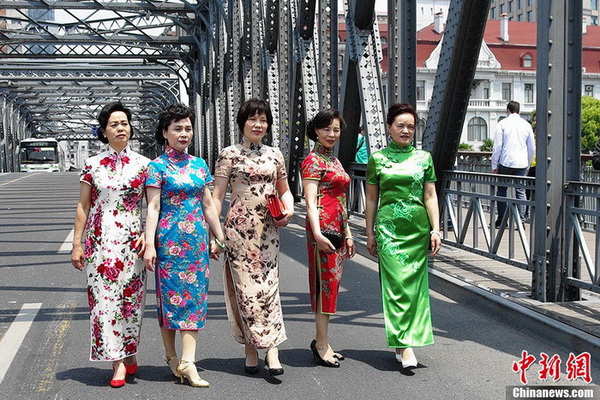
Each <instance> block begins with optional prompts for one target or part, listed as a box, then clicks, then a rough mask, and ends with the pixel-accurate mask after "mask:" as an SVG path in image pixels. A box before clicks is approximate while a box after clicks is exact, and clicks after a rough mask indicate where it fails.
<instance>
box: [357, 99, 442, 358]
mask: <svg viewBox="0 0 600 400" xmlns="http://www.w3.org/2000/svg"><path fill="white" fill-rule="evenodd" d="M418 120H419V119H418V115H417V112H416V111H415V109H414V107H413V106H411V105H410V104H406V103H402V104H398V103H397V104H394V105H392V106H391V107H390V109H389V110H388V116H387V126H388V132H389V134H390V136H391V138H392V141H391V143H390V144H389V145H388V146H387V147H386V148H385V149H382V150H380V151H378V152H375V153H373V154H372V155H371V157H369V162H368V165H367V199H366V200H367V201H366V211H365V220H366V229H367V248H368V250H369V253H371V255H373V256H374V257H378V259H379V274H380V281H381V292H382V301H383V314H384V319H385V331H386V336H387V341H388V347H392V348H395V349H396V359H397V360H398V362H400V363H402V367H403V368H414V367H416V366H417V359H416V357H415V355H414V352H413V351H412V347H422V346H427V345H430V344H433V328H432V325H431V312H430V308H429V284H428V280H427V253H428V247H429V246H431V249H432V251H431V254H432V255H435V254H436V253H437V252H438V251H439V249H440V247H441V244H442V242H441V235H440V232H439V211H438V201H437V196H436V193H435V183H434V182H435V180H436V177H435V170H434V168H433V162H432V159H431V155H430V154H429V153H428V152H426V151H424V150H419V149H416V148H415V147H413V145H412V142H413V137H414V134H415V125H416V122H417V121H418ZM378 206H379V208H378Z"/></svg>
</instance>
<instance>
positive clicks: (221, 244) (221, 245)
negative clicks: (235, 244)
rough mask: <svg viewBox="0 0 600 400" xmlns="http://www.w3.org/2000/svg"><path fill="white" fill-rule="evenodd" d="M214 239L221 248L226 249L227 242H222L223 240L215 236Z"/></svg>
mask: <svg viewBox="0 0 600 400" xmlns="http://www.w3.org/2000/svg"><path fill="white" fill-rule="evenodd" d="M213 241H214V242H215V243H216V244H217V246H219V247H220V248H222V249H224V248H225V244H224V243H221V241H220V240H219V239H217V238H214V239H213Z"/></svg>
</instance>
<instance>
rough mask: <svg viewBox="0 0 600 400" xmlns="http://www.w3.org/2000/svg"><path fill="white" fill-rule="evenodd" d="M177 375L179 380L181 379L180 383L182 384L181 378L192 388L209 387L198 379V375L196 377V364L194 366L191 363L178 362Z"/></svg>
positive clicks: (202, 380)
mask: <svg viewBox="0 0 600 400" xmlns="http://www.w3.org/2000/svg"><path fill="white" fill-rule="evenodd" d="M194 372H195V374H194ZM177 373H178V374H179V379H181V383H183V378H186V379H187V380H188V381H189V382H190V385H192V386H193V387H209V386H210V383H208V382H207V381H205V380H204V379H202V378H200V375H198V370H197V369H196V364H194V363H193V362H192V361H185V360H181V361H179V365H178V366H177ZM193 375H196V376H193Z"/></svg>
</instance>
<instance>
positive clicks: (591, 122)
mask: <svg viewBox="0 0 600 400" xmlns="http://www.w3.org/2000/svg"><path fill="white" fill-rule="evenodd" d="M599 135H600V100H598V99H596V98H594V97H591V96H583V97H582V98H581V150H582V151H584V150H592V149H593V148H594V145H595V144H596V141H598V136H599Z"/></svg>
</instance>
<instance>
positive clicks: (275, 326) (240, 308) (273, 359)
mask: <svg viewBox="0 0 600 400" xmlns="http://www.w3.org/2000/svg"><path fill="white" fill-rule="evenodd" d="M237 123H238V127H239V129H240V131H241V132H242V134H243V136H242V141H241V143H239V144H237V145H235V146H230V147H227V148H225V149H223V150H222V151H221V154H220V155H219V158H218V160H217V166H216V168H215V200H216V203H217V207H218V209H219V212H220V211H221V207H222V204H223V200H224V199H225V193H226V191H227V186H228V185H231V204H230V206H229V210H228V212H227V216H226V217H225V225H224V226H225V238H226V239H225V244H226V250H225V256H226V257H225V270H224V273H225V279H224V282H225V284H224V286H225V302H226V305H227V316H228V318H229V322H230V325H231V327H232V330H233V335H234V338H235V339H236V340H237V341H238V342H240V343H243V344H244V345H245V352H246V361H245V368H244V369H245V371H246V373H248V374H255V373H257V372H258V352H257V349H266V350H267V355H266V357H265V364H266V366H267V368H268V369H269V373H270V374H271V375H281V374H283V368H282V367H281V364H280V362H279V354H278V351H277V345H279V343H281V342H283V341H284V340H285V339H286V334H285V327H284V325H283V315H282V312H281V301H280V299H279V262H278V259H279V227H282V226H285V225H287V223H288V221H289V219H290V218H291V217H292V215H293V207H294V203H293V197H292V194H291V193H290V188H289V186H288V182H287V173H286V171H285V162H284V159H283V154H281V151H279V150H278V149H276V148H273V147H269V146H266V145H264V144H263V143H262V142H261V140H262V138H263V137H264V136H265V135H266V134H267V132H269V131H270V130H271V125H272V123H273V116H272V114H271V109H270V107H269V105H268V104H267V103H266V102H265V101H264V100H258V99H252V100H248V101H246V102H245V103H244V104H242V106H241V107H240V109H239V111H238V115H237ZM268 194H277V195H278V196H279V198H280V199H281V201H282V203H283V206H284V210H283V214H284V217H283V218H282V219H280V220H279V221H276V220H274V219H273V217H272V216H271V215H270V214H269V210H268V207H267V200H266V195H268Z"/></svg>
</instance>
